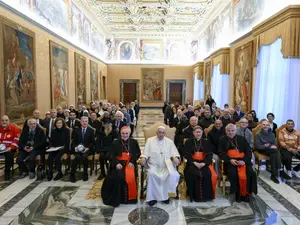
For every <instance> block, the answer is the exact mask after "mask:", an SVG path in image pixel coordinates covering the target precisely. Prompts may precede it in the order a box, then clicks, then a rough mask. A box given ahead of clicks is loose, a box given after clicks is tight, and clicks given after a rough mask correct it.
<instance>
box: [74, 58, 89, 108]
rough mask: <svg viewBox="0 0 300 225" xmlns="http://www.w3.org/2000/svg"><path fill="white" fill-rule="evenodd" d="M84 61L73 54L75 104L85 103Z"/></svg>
mask: <svg viewBox="0 0 300 225" xmlns="http://www.w3.org/2000/svg"><path fill="white" fill-rule="evenodd" d="M85 61H86V59H85V57H83V56H81V55H79V54H78V53H75V97H76V104H77V105H79V104H85V103H86V62H85Z"/></svg>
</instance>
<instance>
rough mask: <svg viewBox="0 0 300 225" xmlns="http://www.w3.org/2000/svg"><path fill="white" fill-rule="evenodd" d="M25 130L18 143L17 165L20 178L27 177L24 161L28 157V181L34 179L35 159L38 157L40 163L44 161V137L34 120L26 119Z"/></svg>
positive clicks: (45, 143)
mask: <svg viewBox="0 0 300 225" xmlns="http://www.w3.org/2000/svg"><path fill="white" fill-rule="evenodd" d="M27 123H28V124H27V125H28V126H27V128H24V129H23V132H22V134H21V137H20V141H19V149H20V154H19V157H18V159H17V163H18V165H19V168H20V178H24V177H26V176H27V175H28V168H27V166H26V165H25V162H24V160H25V159H26V158H27V157H28V163H29V179H33V178H34V177H35V158H36V157H37V156H38V155H40V156H41V159H42V161H44V159H45V149H46V145H47V142H46V135H45V133H44V131H43V130H42V128H41V127H40V126H38V125H37V122H36V119H34V118H32V119H28V122H27Z"/></svg>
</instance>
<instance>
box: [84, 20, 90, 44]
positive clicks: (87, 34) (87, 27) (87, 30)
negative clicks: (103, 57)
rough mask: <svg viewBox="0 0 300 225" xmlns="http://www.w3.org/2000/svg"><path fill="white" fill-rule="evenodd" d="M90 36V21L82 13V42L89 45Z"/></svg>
mask: <svg viewBox="0 0 300 225" xmlns="http://www.w3.org/2000/svg"><path fill="white" fill-rule="evenodd" d="M90 36H91V22H90V21H89V19H88V18H87V17H86V16H84V15H83V43H84V44H86V45H87V46H89V45H90Z"/></svg>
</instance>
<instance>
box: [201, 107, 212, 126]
mask: <svg viewBox="0 0 300 225" xmlns="http://www.w3.org/2000/svg"><path fill="white" fill-rule="evenodd" d="M213 123H214V120H213V119H212V117H211V112H210V110H205V111H204V117H203V118H202V119H201V120H200V126H201V128H202V129H205V128H208V127H209V126H210V125H211V124H213Z"/></svg>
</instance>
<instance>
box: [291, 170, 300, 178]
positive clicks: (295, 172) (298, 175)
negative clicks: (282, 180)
mask: <svg viewBox="0 0 300 225" xmlns="http://www.w3.org/2000/svg"><path fill="white" fill-rule="evenodd" d="M292 173H293V175H294V176H295V177H297V178H300V172H299V171H298V172H297V171H294V170H293V171H292Z"/></svg>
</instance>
